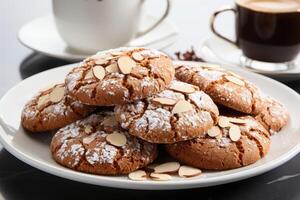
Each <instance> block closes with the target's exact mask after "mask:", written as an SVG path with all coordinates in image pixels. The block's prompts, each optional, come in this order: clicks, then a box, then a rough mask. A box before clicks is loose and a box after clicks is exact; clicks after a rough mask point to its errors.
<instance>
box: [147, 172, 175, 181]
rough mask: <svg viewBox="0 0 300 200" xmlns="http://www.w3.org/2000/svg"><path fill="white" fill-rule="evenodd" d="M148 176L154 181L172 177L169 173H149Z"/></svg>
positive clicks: (166, 179)
mask: <svg viewBox="0 0 300 200" xmlns="http://www.w3.org/2000/svg"><path fill="white" fill-rule="evenodd" d="M150 177H151V178H152V179H153V180H155V181H168V180H171V179H172V177H171V176H170V175H169V174H157V173H151V174H150Z"/></svg>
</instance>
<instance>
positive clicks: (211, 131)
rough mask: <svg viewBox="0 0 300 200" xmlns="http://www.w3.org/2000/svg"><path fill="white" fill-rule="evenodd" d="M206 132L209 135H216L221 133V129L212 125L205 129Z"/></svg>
mask: <svg viewBox="0 0 300 200" xmlns="http://www.w3.org/2000/svg"><path fill="white" fill-rule="evenodd" d="M207 134H208V135H209V136H210V137H217V136H218V135H220V134H221V130H220V128H219V127H218V126H213V127H212V128H211V129H209V130H208V131H207Z"/></svg>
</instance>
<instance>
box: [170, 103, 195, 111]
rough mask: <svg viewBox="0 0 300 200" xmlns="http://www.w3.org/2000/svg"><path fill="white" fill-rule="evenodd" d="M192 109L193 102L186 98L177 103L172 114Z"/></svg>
mask: <svg viewBox="0 0 300 200" xmlns="http://www.w3.org/2000/svg"><path fill="white" fill-rule="evenodd" d="M190 110H193V106H192V104H191V103H190V102H188V101H186V100H180V101H178V102H177V103H176V104H175V106H174V108H173V110H172V114H177V113H182V112H187V111H190Z"/></svg>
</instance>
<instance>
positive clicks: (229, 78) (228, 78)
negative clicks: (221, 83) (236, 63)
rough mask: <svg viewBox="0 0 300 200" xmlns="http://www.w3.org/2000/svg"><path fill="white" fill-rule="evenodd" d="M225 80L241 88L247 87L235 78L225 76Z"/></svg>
mask: <svg viewBox="0 0 300 200" xmlns="http://www.w3.org/2000/svg"><path fill="white" fill-rule="evenodd" d="M225 78H226V79H227V80H228V81H230V82H232V83H235V84H237V85H240V86H245V82H244V81H242V80H241V79H239V78H237V77H235V76H225Z"/></svg>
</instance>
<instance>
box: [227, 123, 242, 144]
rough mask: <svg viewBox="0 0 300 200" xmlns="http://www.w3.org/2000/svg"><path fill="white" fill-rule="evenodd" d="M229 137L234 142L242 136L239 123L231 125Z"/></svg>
mask: <svg viewBox="0 0 300 200" xmlns="http://www.w3.org/2000/svg"><path fill="white" fill-rule="evenodd" d="M229 137H230V139H231V140H232V141H233V142H236V141H239V139H240V138H241V129H240V127H239V126H237V125H232V126H230V129H229Z"/></svg>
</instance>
